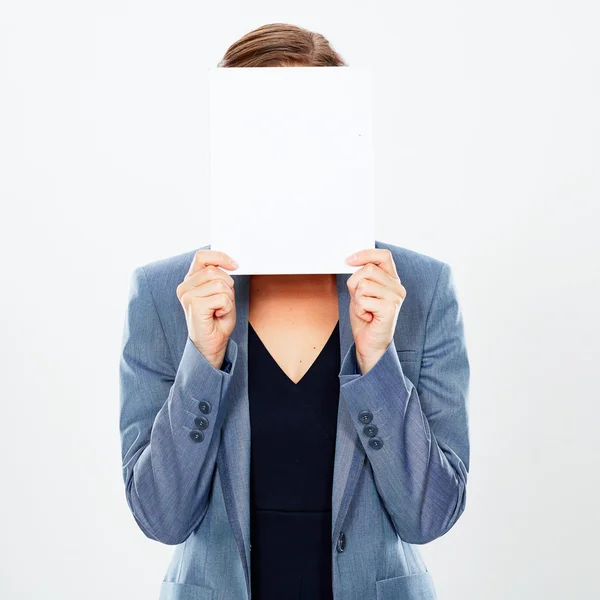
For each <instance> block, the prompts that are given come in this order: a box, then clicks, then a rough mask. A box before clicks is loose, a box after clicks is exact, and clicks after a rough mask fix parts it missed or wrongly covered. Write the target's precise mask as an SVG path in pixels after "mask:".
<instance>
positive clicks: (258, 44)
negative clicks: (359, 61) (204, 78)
mask: <svg viewBox="0 0 600 600" xmlns="http://www.w3.org/2000/svg"><path fill="white" fill-rule="evenodd" d="M217 66H218V67H344V66H346V64H345V63H344V60H343V59H342V57H341V56H340V55H339V54H338V53H337V52H336V51H335V50H334V49H333V48H332V47H331V45H330V44H329V41H328V40H327V39H325V37H323V36H322V35H321V34H320V33H315V32H313V31H309V30H308V29H304V28H303V27H298V26H296V25H289V24H287V23H269V24H268V25H262V26H261V27H258V28H256V29H253V30H252V31H250V32H249V33H247V34H246V35H244V36H243V37H241V38H240V39H239V40H238V41H237V42H234V43H233V44H231V46H229V48H227V52H225V55H224V56H223V58H222V60H221V61H220V62H219V63H218V65H217Z"/></svg>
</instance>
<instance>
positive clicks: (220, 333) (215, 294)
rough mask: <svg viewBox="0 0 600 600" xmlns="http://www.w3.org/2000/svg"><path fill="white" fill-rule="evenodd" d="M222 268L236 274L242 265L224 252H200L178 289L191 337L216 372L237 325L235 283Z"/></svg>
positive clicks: (197, 253)
mask: <svg viewBox="0 0 600 600" xmlns="http://www.w3.org/2000/svg"><path fill="white" fill-rule="evenodd" d="M218 267H223V268H225V269H229V270H234V269H237V267H238V265H237V264H236V263H235V262H234V261H233V259H232V258H231V257H230V256H228V255H227V254H225V253H224V252H219V251H218V250H198V251H197V252H196V254H195V255H194V259H193V261H192V264H191V265H190V268H189V271H188V273H187V275H186V276H185V278H184V280H183V281H182V282H181V283H180V284H179V285H178V286H177V297H178V298H179V302H180V303H181V305H182V306H183V310H184V312H185V319H186V322H187V328H188V335H189V337H190V339H191V340H192V342H194V345H195V346H196V348H198V350H200V352H202V354H203V355H204V357H205V358H206V359H207V360H208V361H209V362H210V363H211V364H212V365H213V366H214V367H215V368H216V369H220V368H221V365H222V364H223V359H224V358H225V350H226V348H227V342H228V341H229V337H230V336H231V332H232V331H233V328H234V327H235V322H236V311H235V294H234V290H233V285H234V281H233V278H232V277H231V276H230V275H229V274H228V273H226V272H225V271H223V270H222V269H219V268H218Z"/></svg>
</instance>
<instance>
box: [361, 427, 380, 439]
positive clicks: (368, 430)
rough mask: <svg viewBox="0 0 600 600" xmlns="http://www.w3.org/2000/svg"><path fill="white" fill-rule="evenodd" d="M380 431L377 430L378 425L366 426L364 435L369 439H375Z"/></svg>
mask: <svg viewBox="0 0 600 600" xmlns="http://www.w3.org/2000/svg"><path fill="white" fill-rule="evenodd" d="M378 431H379V429H377V425H365V426H364V427H363V432H364V434H365V435H368V436H369V437H373V436H375V435H377V432H378Z"/></svg>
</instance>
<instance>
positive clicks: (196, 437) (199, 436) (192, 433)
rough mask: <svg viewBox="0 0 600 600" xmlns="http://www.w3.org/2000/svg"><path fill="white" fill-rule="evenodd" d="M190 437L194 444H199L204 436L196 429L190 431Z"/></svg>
mask: <svg viewBox="0 0 600 600" xmlns="http://www.w3.org/2000/svg"><path fill="white" fill-rule="evenodd" d="M190 437H191V438H192V439H193V440H194V441H195V442H201V441H202V440H203V439H204V434H203V433H202V432H201V431H199V430H198V429H194V430H192V431H190Z"/></svg>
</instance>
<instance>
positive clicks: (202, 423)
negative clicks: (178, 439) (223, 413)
mask: <svg viewBox="0 0 600 600" xmlns="http://www.w3.org/2000/svg"><path fill="white" fill-rule="evenodd" d="M194 422H195V423H196V427H197V428H198V429H206V428H207V427H208V419H207V418H206V417H196V418H195V419H194Z"/></svg>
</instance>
